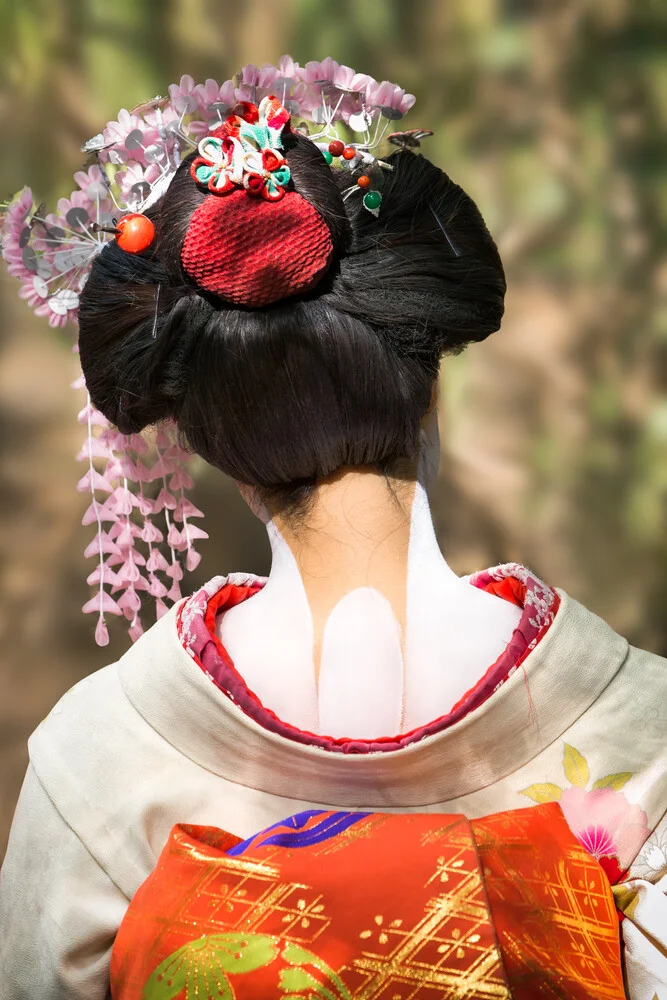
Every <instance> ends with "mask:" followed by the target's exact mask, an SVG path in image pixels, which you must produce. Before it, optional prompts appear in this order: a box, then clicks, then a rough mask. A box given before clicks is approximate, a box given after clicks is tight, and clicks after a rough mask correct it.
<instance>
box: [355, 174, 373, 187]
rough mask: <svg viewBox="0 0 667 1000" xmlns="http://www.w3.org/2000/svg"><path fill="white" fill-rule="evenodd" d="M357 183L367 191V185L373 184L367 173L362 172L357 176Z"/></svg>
mask: <svg viewBox="0 0 667 1000" xmlns="http://www.w3.org/2000/svg"><path fill="white" fill-rule="evenodd" d="M357 184H358V185H359V187H360V188H363V189H364V191H365V190H366V188H367V187H370V186H371V179H370V177H367V176H366V174H362V175H361V177H357Z"/></svg>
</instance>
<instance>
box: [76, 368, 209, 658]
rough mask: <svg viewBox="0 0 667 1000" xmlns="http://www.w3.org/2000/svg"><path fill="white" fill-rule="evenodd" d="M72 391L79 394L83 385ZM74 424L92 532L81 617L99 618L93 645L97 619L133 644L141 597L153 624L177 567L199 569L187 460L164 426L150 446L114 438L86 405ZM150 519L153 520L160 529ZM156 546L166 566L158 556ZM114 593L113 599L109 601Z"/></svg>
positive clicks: (175, 589)
mask: <svg viewBox="0 0 667 1000" xmlns="http://www.w3.org/2000/svg"><path fill="white" fill-rule="evenodd" d="M75 384H76V385H79V386H83V379H79V380H78V382H77V383H75ZM79 422H80V423H82V424H84V425H85V426H86V428H87V431H88V434H87V437H86V441H85V443H84V446H83V448H82V449H81V451H80V452H79V454H78V456H77V458H78V459H79V460H80V461H83V462H86V463H87V466H88V467H87V469H86V472H85V473H84V475H83V476H82V477H81V479H80V480H79V482H78V483H77V489H78V490H79V491H80V492H83V493H89V494H90V498H91V499H90V505H89V506H88V508H87V510H86V512H85V514H84V515H83V518H82V524H84V525H85V524H95V525H96V527H97V532H96V534H95V537H94V538H93V539H92V541H91V542H90V544H89V545H88V547H87V548H86V550H85V553H84V555H85V556H87V557H93V556H94V557H95V558H97V566H96V567H95V569H94V570H93V572H92V573H91V574H90V575H89V577H88V583H89V584H90V585H91V586H95V587H97V591H96V593H95V595H94V597H92V598H91V599H90V600H89V601H87V602H86V604H84V606H83V611H84V612H86V613H95V614H97V615H98V616H99V617H98V622H97V627H96V630H95V638H96V640H97V643H98V644H99V645H101V646H104V645H106V644H107V642H108V641H109V634H108V631H107V627H106V622H105V619H104V615H105V613H109V614H114V615H124V616H125V617H126V618H127V619H128V620H129V622H130V626H129V633H130V637H131V638H132V640H133V641H134V640H136V639H138V638H139V636H140V635H141V634H142V632H143V625H142V622H141V618H140V611H141V606H142V593H144V594H145V595H146V594H147V595H150V597H152V598H154V600H155V606H156V611H157V617H158V618H160V617H161V616H162V615H163V614H164V613H165V612H166V611H167V604H166V603H165V601H166V600H168V601H172V602H175V601H179V600H180V599H181V589H180V581H181V580H182V579H183V569H184V565H183V564H185V569H187V570H190V571H192V570H194V569H196V567H197V566H198V564H199V561H200V559H201V556H200V555H199V553H198V552H197V551H196V550H195V548H194V543H195V541H196V540H197V539H199V538H208V535H207V533H206V532H205V531H203V530H202V529H201V528H199V527H197V526H196V525H194V524H192V523H191V519H192V518H195V517H203V516H204V515H203V513H202V511H201V510H199V509H198V508H197V507H195V505H194V504H193V503H192V502H191V501H190V500H189V499H188V498H187V496H186V495H185V491H186V490H187V489H191V487H192V485H193V482H192V478H191V476H190V475H189V474H188V472H187V471H186V470H185V463H187V461H188V460H189V458H190V454H189V452H187V451H185V450H184V449H183V448H181V446H180V445H179V443H178V440H177V437H176V434H175V431H174V429H173V427H170V426H168V425H165V426H163V427H161V428H160V429H159V430H158V431H157V432H156V434H155V436H154V439H153V440H152V441H150V442H149V441H148V440H147V439H146V437H144V436H143V435H142V434H131V435H125V434H121V433H120V432H119V431H117V430H116V429H115V428H113V427H112V426H111V425H110V424H109V422H108V420H107V419H106V418H105V417H104V416H103V415H102V414H101V413H100V412H99V411H98V410H96V409H95V407H94V406H93V405H92V404H91V402H90V397H88V399H87V402H86V405H85V406H84V408H83V409H82V410H81V412H80V413H79ZM96 460H97V461H98V464H99V461H102V462H103V463H104V467H103V469H102V471H100V470H99V469H98V468H96V466H95V461H96ZM105 494H106V497H105V498H104V499H102V497H103V496H104V495H105ZM156 516H157V517H159V518H161V521H162V523H161V525H160V527H158V525H157V524H156V523H155V521H154V518H155V517H156ZM163 543H164V544H165V546H166V549H168V552H169V558H167V557H166V556H165V554H164V553H163V551H162V550H161V548H160V546H161V545H162V544H163ZM142 550H143V551H142ZM119 592H120V596H118V597H117V599H115V598H114V596H113V595H114V594H118V593H119Z"/></svg>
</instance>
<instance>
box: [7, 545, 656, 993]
mask: <svg viewBox="0 0 667 1000" xmlns="http://www.w3.org/2000/svg"><path fill="white" fill-rule="evenodd" d="M467 580H468V582H469V583H470V584H471V585H473V586H477V587H482V588H484V589H486V590H488V591H490V592H492V593H495V594H497V595H498V596H500V597H503V598H504V599H506V600H509V601H512V602H513V603H514V604H516V605H518V606H519V607H521V608H522V609H523V611H522V615H521V620H520V622H519V625H518V626H517V628H516V629H515V631H514V634H513V635H512V639H511V641H510V643H509V645H508V646H507V648H506V650H505V651H504V652H503V654H502V655H501V656H500V657H499V658H498V660H497V661H496V662H495V663H494V664H492V665H490V666H489V668H488V670H487V671H486V673H485V674H484V676H483V677H482V678H481V680H480V681H479V682H478V683H477V684H475V685H474V687H473V688H472V689H471V690H470V691H469V692H468V693H467V694H466V695H465V696H464V697H463V698H462V699H461V701H460V702H459V703H458V704H457V705H456V706H454V707H453V709H452V710H451V712H450V713H448V714H447V715H446V716H443V717H441V718H439V719H435V720H433V722H432V723H430V724H429V725H427V726H425V727H422V728H421V729H419V730H415V731H413V732H411V733H405V734H388V735H387V736H386V737H384V738H383V739H380V740H374V741H372V742H365V741H363V740H344V739H343V740H341V739H330V738H327V737H325V736H322V735H319V734H313V733H306V732H302V731H301V730H298V729H296V728H295V727H293V726H290V725H289V724H287V723H286V722H284V721H283V720H281V719H279V718H277V717H276V716H275V714H274V713H272V712H271V711H270V710H268V709H267V708H265V707H264V706H263V705H262V704H261V703H260V702H259V700H258V699H257V697H256V696H255V695H254V694H253V692H252V691H250V690H249V689H248V688H247V687H246V685H245V684H244V682H243V679H242V677H241V676H240V675H239V674H238V672H237V671H236V669H235V667H234V664H233V663H232V662H231V660H230V658H229V656H228V654H227V653H226V651H225V650H224V648H223V647H222V645H221V643H220V641H219V639H218V638H217V635H216V631H215V620H216V616H217V615H218V614H219V613H220V612H221V611H223V610H224V609H225V608H228V607H231V606H232V605H233V604H236V603H238V602H240V601H243V600H247V599H249V598H251V597H252V595H253V594H254V593H256V592H257V590H258V589H259V588H260V587H261V586H262V585H263V580H262V579H260V578H257V577H254V576H252V575H246V574H232V575H231V576H228V577H216V578H215V579H214V580H212V581H211V582H210V583H209V584H207V585H206V586H205V587H204V588H203V589H202V590H201V591H199V592H198V593H196V594H194V595H193V596H191V597H188V598H185V599H184V600H182V601H181V602H179V603H178V604H177V605H176V606H175V607H174V608H173V609H172V610H171V611H170V612H169V613H168V614H167V615H165V616H164V617H163V618H161V619H160V620H159V621H158V622H157V623H156V624H155V625H154V626H153V627H152V628H151V629H150V630H149V631H148V632H147V633H146V634H145V635H144V636H143V637H142V638H141V639H140V640H139V641H138V642H137V643H136V644H135V645H134V646H133V647H132V648H131V649H130V650H128V652H127V653H126V654H125V655H124V656H123V657H122V658H121V659H120V660H119V661H118V662H117V663H115V664H112V665H110V666H108V667H105V668H104V669H103V670H101V671H98V672H97V673H95V674H92V675H91V676H90V677H88V678H85V679H84V680H83V681H81V682H80V683H79V684H77V685H76V686H75V687H74V688H72V690H71V691H69V692H68V693H67V694H66V695H65V696H64V697H63V698H62V699H61V701H60V702H59V703H58V705H56V707H55V708H54V709H53V711H52V712H51V713H50V715H49V716H48V717H47V718H46V719H45V720H44V722H43V723H42V724H41V725H40V726H39V727H38V729H37V730H36V731H35V733H34V734H33V735H32V737H31V739H30V742H29V750H30V767H29V769H28V773H27V775H26V779H25V783H24V787H23V790H22V792H21V796H20V799H19V804H18V807H17V811H16V816H15V820H14V824H13V827H12V832H11V835H10V842H9V847H8V851H7V856H6V859H5V862H4V865H3V868H2V872H1V874H0V926H1V927H2V937H1V939H0V998H2V1000H5V998H6V1000H10V998H11V1000H23V998H28V997H30V1000H42V998H44V1000H46V998H49V1000H51V998H53V1000H57V998H59V997H63V998H84V997H85V998H86V1000H104V998H106V997H107V996H108V994H109V989H110V962H111V952H112V948H113V945H114V940H115V938H116V936H117V935H118V930H119V927H120V926H121V923H122V922H123V919H124V917H125V916H126V914H127V920H128V921H131V920H133V919H134V917H133V911H132V910H130V911H128V906H129V903H130V901H131V900H132V899H133V897H134V896H135V894H137V891H138V890H139V888H140V887H141V886H142V884H143V883H144V882H146V879H147V878H148V876H149V875H151V873H152V872H154V871H155V870H156V865H157V863H158V860H159V859H160V858H161V855H162V852H163V851H167V855H163V858H162V859H163V861H164V860H165V858H168V857H169V851H170V850H172V849H173V850H176V853H178V850H181V849H182V848H183V845H184V844H187V843H188V838H190V842H189V849H191V850H194V851H196V850H198V848H197V844H198V843H200V844H201V843H204V844H205V846H206V849H207V851H208V850H216V851H218V852H220V853H221V854H222V855H224V856H226V855H227V854H229V851H230V850H233V847H234V844H236V843H237V842H242V841H245V840H246V839H247V838H252V837H255V835H257V833H258V831H262V830H265V829H267V828H269V827H272V826H274V825H275V824H280V823H283V822H284V821H285V820H286V818H287V817H290V816H295V815H296V816H300V815H302V814H304V813H307V814H313V815H314V814H316V813H319V814H329V813H339V812H341V811H342V812H345V813H350V814H355V813H371V814H373V815H374V816H375V815H379V816H381V817H388V818H389V819H392V820H397V819H398V818H400V817H403V816H405V815H407V816H408V817H410V816H412V817H414V819H415V822H416V823H417V822H418V823H423V822H428V821H429V817H430V818H431V820H432V821H434V822H436V825H437V826H438V829H439V828H440V827H441V826H442V821H443V817H446V816H448V817H452V816H453V817H459V819H458V820H457V822H458V823H459V824H463V826H462V827H461V830H460V831H459V832H460V833H461V836H462V837H463V838H464V840H466V843H467V845H468V847H469V849H470V851H471V852H472V853H473V854H474V856H475V857H476V859H477V860H476V862H475V863H476V864H477V871H478V873H479V872H480V871H481V872H482V875H483V874H484V869H483V865H481V862H480V859H481V857H482V853H483V846H482V845H481V843H480V837H482V839H483V830H482V827H479V828H476V827H475V826H474V824H475V823H476V821H480V822H482V821H483V820H484V818H487V820H486V822H488V823H493V822H494V821H493V819H492V817H493V815H494V814H499V813H503V814H511V815H512V816H514V815H516V814H517V812H523V813H525V814H526V816H528V815H530V811H531V810H534V811H535V812H534V816H535V818H534V820H532V821H531V822H534V823H538V818H539V822H540V823H541V824H543V825H544V826H543V829H545V830H550V831H551V833H550V834H549V835H547V834H546V833H545V835H544V837H538V838H537V840H535V837H534V836H532V835H529V834H526V837H528V839H529V840H530V842H531V843H534V844H537V843H540V842H542V841H543V842H544V844H545V845H547V846H546V848H545V849H546V850H547V857H546V859H545V862H544V863H545V864H547V865H553V864H557V861H556V860H554V859H555V855H556V854H557V852H558V850H561V852H562V854H563V858H565V856H566V855H567V856H568V857H570V859H571V860H572V863H573V864H581V865H584V863H586V864H588V863H589V862H590V863H591V864H594V865H595V866H596V867H595V871H596V872H600V873H603V875H604V878H605V879H606V880H607V881H606V883H605V885H606V886H607V888H606V889H605V892H604V893H603V894H602V895H601V896H600V897H599V900H598V908H599V907H603V909H604V911H605V914H606V917H605V919H607V917H608V915H609V913H608V909H607V907H608V904H609V900H610V898H611V896H610V895H609V893H613V898H614V900H615V904H616V910H617V917H616V918H617V919H620V928H616V933H617V934H619V935H620V936H619V938H618V939H617V941H618V944H619V948H622V960H623V969H624V976H625V985H624V989H625V992H626V995H628V996H630V997H631V1000H653V997H654V996H657V997H658V998H662V997H663V996H664V997H667V896H666V895H665V893H666V890H667V820H666V818H665V814H666V812H667V767H666V765H667V747H666V740H665V732H666V727H665V722H666V718H665V715H666V710H667V697H666V694H667V672H666V671H667V660H665V659H663V658H662V657H660V656H657V655H655V654H652V653H649V652H647V651H644V650H640V649H636V648H634V647H632V646H630V645H629V644H628V642H627V640H626V639H624V638H623V637H622V636H620V635H618V634H617V633H616V632H614V631H613V629H611V628H610V627H609V625H607V624H606V623H605V622H604V621H603V620H602V619H600V618H599V617H598V616H596V615H595V614H593V613H592V612H590V611H589V610H587V609H586V608H585V607H583V606H582V605H581V604H580V603H579V602H577V601H576V600H574V599H573V598H572V597H570V596H569V595H568V594H567V593H566V592H565V591H563V590H561V589H560V588H552V587H550V586H548V585H546V584H545V583H543V582H542V581H540V580H538V579H537V578H536V577H535V576H534V575H533V574H532V573H531V572H530V571H529V570H528V569H526V568H525V567H523V566H519V565H517V564H506V565H502V566H497V567H494V568H492V569H490V570H486V571H482V572H479V573H475V574H472V575H471V576H470V577H468V578H467ZM267 669H270V664H267ZM545 807H546V808H545ZM538 810H541V811H540V812H539V813H538ZM367 819H368V818H366V819H364V818H363V817H362V819H360V822H362V821H363V822H366V821H367ZM387 821H388V820H387ZM400 821H401V822H402V821H403V820H402V819H401V820H400ZM308 822H317V817H315V818H314V819H312V820H309V821H308ZM563 823H565V824H566V825H567V829H566V830H564V828H563V825H562V824H563ZM179 824H180V826H179ZM175 827H176V830H174V828H175ZM199 827H206V828H215V829H216V831H218V832H217V833H216V832H211V831H210V830H209V833H208V834H207V833H206V832H203V833H201V832H197V828H199ZM172 831H174V832H172ZM220 831H222V833H220ZM566 834H567V836H566ZM531 836H532V839H531ZM216 837H217V838H218V840H216ZM220 837H222V838H223V839H222V841H220V839H219V838H220ZM568 837H571V840H568V839H567V838H568ZM174 838H176V840H174ZM179 838H180V839H179ZM184 838H185V839H184ZM198 838H199V839H198ZM202 838H203V839H202ZM225 838H227V839H225ZM229 838H231V840H230V839H229ZM466 838H467V839H466ZM559 838H560V839H559ZM563 838H565V839H563ZM207 840H212V841H213V844H209V843H208V842H207ZM559 842H560V843H561V847H560V848H558V843H559ZM216 845H217V846H216ZM221 845H222V846H221ZM225 845H227V846H225ZM573 845H574V847H576V850H575V852H574V854H572V849H573ZM177 849H178V850H177ZM253 849H254V848H253ZM579 849H583V853H577V851H579ZM232 856H233V855H232ZM439 856H440V855H438V857H439ZM442 856H443V857H444V856H445V854H444V853H442ZM341 857H342V855H341ZM471 857H472V854H471ZM586 859H588V861H586ZM208 860H210V858H209V859H208ZM561 860H562V859H561ZM436 861H437V858H436ZM218 862H220V858H219V856H216V863H218ZM225 863H227V862H225ZM402 863H403V864H409V861H408V860H406V859H405V858H404V859H403V862H402ZM495 863H496V862H495V861H493V864H495ZM326 864H328V862H326V863H325V861H324V860H320V861H319V862H318V865H319V866H320V867H321V868H322V870H323V871H324V869H325V868H326ZM493 864H492V867H493ZM563 864H565V862H564V861H563ZM480 865H481V867H480ZM568 865H569V863H568ZM568 865H565V868H568ZM546 870H547V869H545V871H546ZM564 870H565V869H564ZM587 871H588V869H587ZM291 877H292V878H295V879H297V881H298V877H297V875H296V873H295V872H293V873H292V875H291ZM309 877H310V876H309ZM582 877H583V878H585V879H586V878H588V877H589V876H588V875H585V876H582ZM385 882H386V879H385ZM487 883H488V880H487ZM146 885H147V887H148V888H150V886H151V885H153V883H151V882H148V883H146ZM148 888H147V889H146V891H148ZM486 891H487V896H488V902H489V907H487V913H486V917H487V922H489V921H490V922H491V925H492V926H493V927H494V928H495V930H494V933H495V934H496V936H498V933H499V929H498V914H497V910H496V912H495V913H494V912H493V906H492V905H491V902H492V901H491V895H492V894H491V893H490V890H489V886H488V884H487V886H486ZM141 898H142V897H138V901H141ZM137 905H138V903H137ZM424 905H425V904H424ZM381 915H383V914H382V911H378V912H377V913H374V914H371V916H372V919H373V923H372V924H369V926H368V928H363V929H368V930H371V931H373V929H374V928H377V927H378V926H379V925H378V924H377V922H376V921H375V917H376V916H381ZM365 916H367V917H368V916H369V914H365ZM392 919H394V918H393V917H392ZM396 919H401V918H400V917H397V918H396ZM578 919H579V917H576V919H575V920H574V924H573V926H574V927H575V928H576V921H577V920H578ZM570 923H572V920H571V921H570ZM146 926H147V928H150V920H149V919H148V914H147V923H146ZM607 926H608V925H607ZM227 932H229V933H231V931H229V930H228V929H227V931H225V933H227ZM205 933H206V932H205ZM360 933H361V932H360ZM147 934H149V936H150V930H147ZM274 936H275V935H274ZM185 943H186V944H187V942H185ZM288 943H290V944H295V945H296V941H292V942H288ZM608 944H609V942H608ZM274 945H275V942H274ZM610 946H611V945H610ZM179 947H180V945H179ZM264 947H268V944H267V943H266V942H265V943H264ZM276 947H277V946H276ZM461 947H463V945H461ZM119 949H121V950H117V951H116V953H115V955H114V962H117V961H118V962H119V963H120V964H119V965H118V966H115V967H118V968H122V967H125V966H123V962H124V961H125V959H123V962H121V961H120V959H121V958H122V957H123V953H122V940H121V937H120V936H119ZM283 951H284V949H283ZM464 951H465V948H464ZM501 951H502V948H501ZM124 954H125V955H127V952H125V953H124ZM280 954H282V952H281V953H280ZM327 954H328V952H327ZM499 954H500V953H499ZM117 956H120V958H117ZM167 957H168V956H167ZM582 957H590V956H582ZM329 958H331V956H329ZM278 960H279V961H283V959H281V958H280V957H279V959H278ZM285 961H286V960H285ZM344 964H345V963H344V962H343V961H342V960H341V961H340V962H339V963H338V965H339V967H340V968H342V967H343V965H344ZM287 965H288V966H289V962H287ZM327 965H328V967H329V968H330V969H332V970H333V971H334V973H335V974H336V975H338V971H337V969H336V962H335V961H334V962H333V964H332V962H331V961H328V963H327ZM127 967H128V968H129V966H127ZM267 967H268V966H267ZM262 968H263V967H262ZM283 971H285V970H283ZM287 971H289V970H287ZM311 972H312V970H310V971H309V970H308V969H306V973H307V974H308V975H310V974H311ZM142 974H143V973H142ZM262 974H263V973H262V971H261V970H260V971H258V972H257V975H260V976H261V975H262ZM267 974H268V973H267ZM271 974H273V971H272V972H271ZM278 975H280V970H279V972H278ZM339 978H340V977H339ZM278 981H280V980H278ZM288 982H289V977H288ZM302 982H305V980H302ZM320 985H321V984H320ZM343 985H344V986H345V989H347V990H348V991H349V990H350V989H356V986H355V985H354V984H353V983H351V982H347V981H343ZM616 985H617V984H616ZM616 985H614V983H612V984H611V985H610V986H609V989H610V990H611V989H615V988H616ZM501 987H502V988H505V987H504V985H503V984H502V983H501V985H500V986H499V987H498V989H500V988H501ZM119 988H120V987H119ZM184 988H185V987H184ZM319 988H320V987H319V986H318V989H319ZM324 988H326V989H328V988H329V987H324ZM311 992H312V991H311ZM329 992H330V993H331V990H330V991H329ZM395 992H396V991H395ZM157 995H158V994H156V996H157ZM185 995H186V994H185V993H184V992H183V991H181V992H180V993H173V997H174V1000H176V998H177V997H180V996H185ZM192 995H193V996H194V995H196V993H193V994H192ZM212 995H215V994H212ZM220 995H221V996H225V994H224V993H222V994H220ZM231 995H233V994H231ZM257 995H261V993H260V994H257ZM265 995H271V994H265ZM275 995H276V996H278V995H285V996H290V995H291V996H298V995H299V993H298V991H296V992H294V991H293V992H292V993H291V994H289V993H287V994H281V993H279V992H276V993H275ZM305 995H309V994H305ZM312 995H313V996H315V995H321V996H323V997H324V996H328V994H326V993H320V994H318V993H317V992H315V993H312ZM332 995H335V993H334V994H332ZM392 995H393V994H388V996H392ZM438 995H444V996H446V995H447V993H443V992H442V991H441V993H440V994H438ZM451 995H457V994H455V993H452V994H451ZM460 995H464V994H460ZM465 995H469V996H471V997H473V996H475V995H476V994H475V993H474V992H470V991H469V992H468V994H465ZM479 995H487V994H479ZM488 995H489V996H491V995H498V996H502V995H503V994H502V992H500V993H497V994H493V993H490V994H488ZM507 995H511V994H507ZM554 995H558V996H567V995H568V994H567V993H563V992H562V991H561V993H555V994H554ZM591 995H596V994H591ZM600 995H602V994H600ZM610 995H613V993H612V994H610ZM621 995H622V994H621ZM240 996H241V994H239V997H240ZM398 996H399V997H402V993H399V994H398ZM120 1000H124V997H123V995H122V992H121V994H120Z"/></svg>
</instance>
